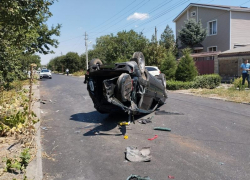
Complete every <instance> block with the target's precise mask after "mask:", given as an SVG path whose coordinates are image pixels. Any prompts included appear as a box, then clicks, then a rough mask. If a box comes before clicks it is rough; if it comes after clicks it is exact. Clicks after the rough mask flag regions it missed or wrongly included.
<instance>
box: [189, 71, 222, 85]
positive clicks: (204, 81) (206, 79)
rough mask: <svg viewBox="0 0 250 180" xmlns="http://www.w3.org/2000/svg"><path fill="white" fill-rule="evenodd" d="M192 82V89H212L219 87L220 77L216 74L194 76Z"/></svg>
mask: <svg viewBox="0 0 250 180" xmlns="http://www.w3.org/2000/svg"><path fill="white" fill-rule="evenodd" d="M193 82H194V86H193V88H207V89H214V88H216V87H217V86H219V85H220V83H221V77H220V75H218V74H208V75H202V76H196V77H195V78H194V81H193Z"/></svg>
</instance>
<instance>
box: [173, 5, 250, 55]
mask: <svg viewBox="0 0 250 180" xmlns="http://www.w3.org/2000/svg"><path fill="white" fill-rule="evenodd" d="M190 18H193V19H195V20H196V21H201V23H202V26H203V28H206V29H207V37H206V39H205V40H204V41H203V42H202V46H199V47H195V48H196V50H198V52H214V51H226V50H230V49H233V48H236V47H242V46H245V45H248V44H250V33H249V30H250V8H245V7H237V6H223V5H210V4H195V3H191V4H189V5H188V6H187V7H186V8H185V9H184V10H183V11H182V12H181V13H180V14H179V15H178V16H177V17H176V18H175V19H174V20H173V21H174V22H175V24H176V37H178V32H179V30H181V29H182V27H183V26H184V24H185V21H186V20H188V19H190Z"/></svg>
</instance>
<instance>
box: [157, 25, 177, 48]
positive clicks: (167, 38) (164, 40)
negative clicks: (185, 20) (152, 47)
mask: <svg viewBox="0 0 250 180" xmlns="http://www.w3.org/2000/svg"><path fill="white" fill-rule="evenodd" d="M160 45H162V46H164V47H165V48H166V49H170V48H171V49H174V45H175V40H174V33H173V30H172V29H171V28H170V27H169V25H167V26H166V28H165V30H164V32H163V33H162V34H161V39H160Z"/></svg>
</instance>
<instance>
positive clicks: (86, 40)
mask: <svg viewBox="0 0 250 180" xmlns="http://www.w3.org/2000/svg"><path fill="white" fill-rule="evenodd" d="M85 46H86V67H87V69H86V70H88V68H89V67H88V35H87V33H86V32H85Z"/></svg>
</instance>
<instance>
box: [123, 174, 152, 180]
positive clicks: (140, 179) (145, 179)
mask: <svg viewBox="0 0 250 180" xmlns="http://www.w3.org/2000/svg"><path fill="white" fill-rule="evenodd" d="M126 180H152V179H150V178H149V177H148V176H145V177H141V176H138V175H134V174H131V175H130V176H129V177H128V178H127V179H126Z"/></svg>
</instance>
